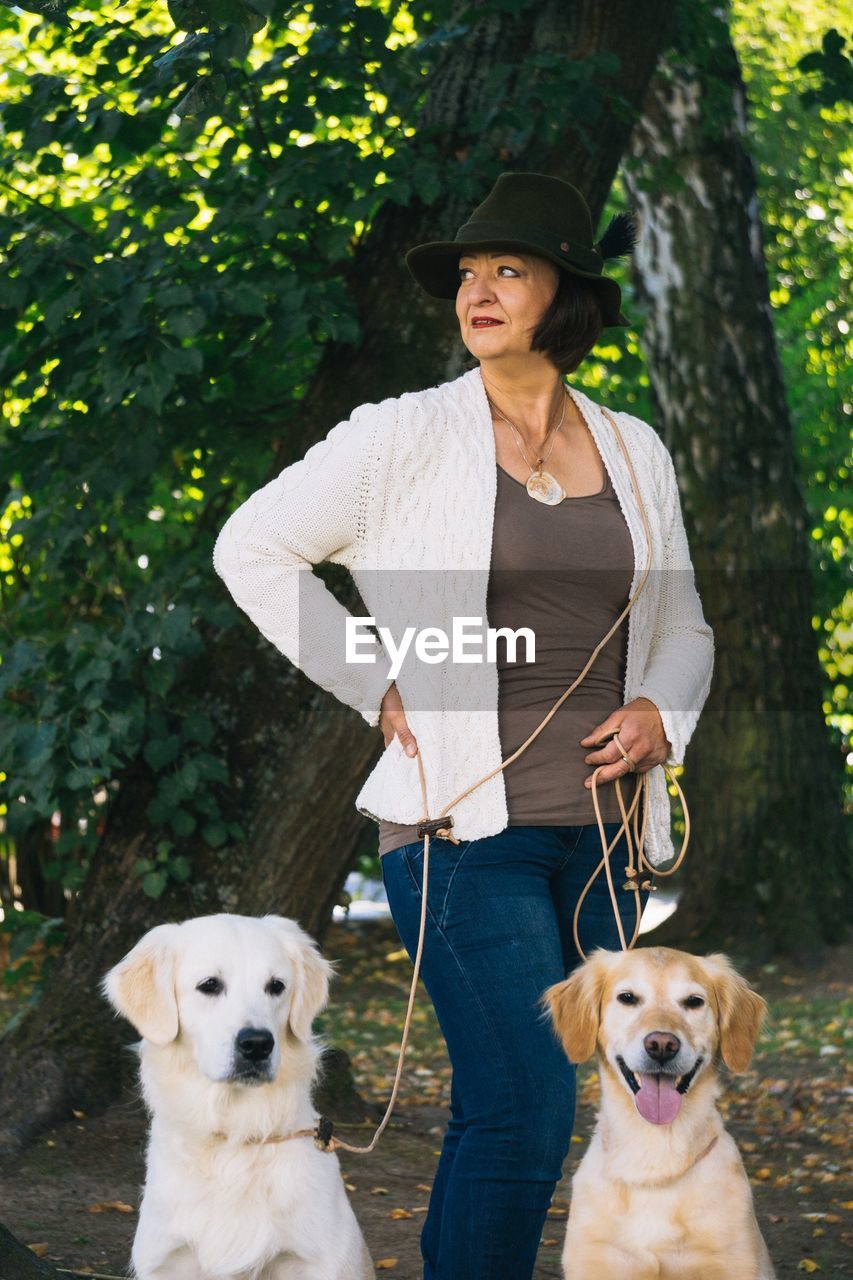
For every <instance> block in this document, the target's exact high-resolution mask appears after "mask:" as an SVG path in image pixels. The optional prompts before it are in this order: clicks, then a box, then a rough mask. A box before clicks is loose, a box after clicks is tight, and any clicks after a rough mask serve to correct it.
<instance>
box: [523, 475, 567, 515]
mask: <svg viewBox="0 0 853 1280" xmlns="http://www.w3.org/2000/svg"><path fill="white" fill-rule="evenodd" d="M525 487H526V489H527V492H528V493H529V494H530V496H531V498H535V499H536V501H537V502H544V503H545V504H546V505H547V506H549V507H556V505H557V503H558V502H562V501H563V498H565V496H566V491H565V489H564V488H563V486H562V485H561V484H560V482H559V480H557V479H555V477H554V476H552V475H551V473H550V471H533V472H532V473H531V474H530V475H529V476H528V478H527V484H526V486H525Z"/></svg>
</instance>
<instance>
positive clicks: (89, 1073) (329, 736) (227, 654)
mask: <svg viewBox="0 0 853 1280" xmlns="http://www.w3.org/2000/svg"><path fill="white" fill-rule="evenodd" d="M670 12H671V5H670V4H668V3H666V4H664V3H660V0H655V2H654V3H652V0H641V2H639V3H638V2H637V0H614V2H613V3H611V4H609V5H607V6H601V5H598V4H596V3H594V0H586V3H577V4H574V5H572V6H568V7H567V6H565V5H564V4H562V3H560V2H559V0H551V3H547V4H544V5H542V6H540V7H538V8H537V9H536V10H535V11H534V10H532V9H529V10H528V11H526V12H523V13H522V14H521V15H520V16H518V17H516V16H514V15H513V14H510V13H508V12H504V13H497V14H491V13H489V14H487V15H486V16H484V17H483V18H482V19H481V20H480V21H476V22H474V23H473V25H472V26H471V28H470V30H469V32H468V34H467V35H466V38H465V39H464V40H455V41H453V42H452V43H451V44H450V45H449V46H448V52H447V55H446V59H445V61H444V63H443V65H442V66H441V67H440V68H439V69H438V71H437V73H436V74H435V75H434V78H433V82H432V83H431V85H430V88H429V94H428V99H427V101H426V104H425V107H424V110H423V118H422V120H421V122H420V128H419V129H418V133H417V135H416V136H415V137H414V138H413V140H412V147H413V150H416V149H417V147H418V145H419V143H420V142H421V141H422V139H424V138H430V139H432V140H433V146H434V147H435V148H436V150H437V151H438V152H439V153H440V155H441V156H442V157H444V159H445V160H446V166H447V168H448V169H450V168H452V167H454V166H455V165H456V164H457V163H458V162H460V161H464V160H466V159H467V161H468V163H469V164H472V166H473V173H475V174H476V180H475V185H476V191H475V192H474V195H473V197H472V198H471V199H464V200H463V199H461V198H460V197H455V196H454V197H452V198H448V197H447V196H446V195H442V196H441V197H440V198H439V201H438V203H437V204H436V205H435V206H433V207H432V208H426V207H425V206H424V205H423V204H421V203H420V202H419V201H414V202H413V203H412V205H411V206H409V207H407V208H401V207H399V206H396V205H393V204H391V203H390V202H389V203H388V204H387V205H385V206H384V207H383V208H382V209H381V211H380V213H379V215H378V216H377V218H376V219H375V221H374V224H373V226H372V228H371V231H370V234H369V237H368V239H367V240H366V242H365V244H364V246H363V248H362V251H361V252H360V254H359V256H358V258H357V259H356V260H355V262H354V264H353V266H352V270H351V272H350V275H349V285H350V287H351V289H352V290H353V293H354V296H355V297H356V298H357V300H358V304H359V309H360V313H361V316H362V318H363V319H362V329H363V332H364V340H363V343H362V345H361V347H360V348H359V349H358V350H356V349H354V348H352V347H341V346H340V345H338V344H332V346H330V348H329V349H328V351H327V353H326V355H325V357H324V359H323V361H322V363H321V366H320V368H319V370H318V373H317V376H316V378H315V380H314V383H313V385H312V388H311V391H310V393H309V395H308V396H307V397H306V399H305V401H304V420H305V434H304V437H303V438H302V439H301V440H300V441H299V442H298V448H297V449H296V450H295V455H296V456H301V455H302V454H303V453H304V452H305V450H306V449H307V448H308V446H309V445H310V444H311V443H312V442H313V441H314V440H315V439H317V438H319V437H320V436H322V435H323V434H325V432H326V431H328V429H329V427H330V426H331V425H332V424H333V423H334V422H336V421H339V420H341V419H342V418H345V417H347V416H348V414H349V413H350V411H351V410H352V408H353V407H354V406H355V405H357V404H359V403H363V402H365V401H368V400H378V399H381V398H382V397H383V396H386V395H392V394H394V395H396V394H400V392H401V391H403V390H405V389H406V388H411V387H418V386H430V385H434V384H435V383H436V382H439V381H442V380H443V379H445V378H447V377H453V376H455V375H456V374H458V373H459V372H461V368H462V363H463V358H464V356H465V355H466V354H467V353H466V352H465V350H464V348H463V347H462V345H461V343H460V341H459V337H458V327H457V324H456V318H455V314H454V311H453V307H452V305H451V304H450V303H447V302H438V301H433V300H430V299H426V298H425V296H420V295H418V294H417V291H416V287H415V286H414V285H413V283H412V282H411V279H410V277H409V275H408V271H407V268H406V266H405V263H404V260H403V259H404V253H405V251H406V249H407V248H409V247H410V246H411V245H413V244H416V243H419V242H421V241H425V240H429V239H437V238H439V237H441V236H445V235H447V236H451V237H452V236H453V234H454V233H455V230H456V228H457V227H458V226H459V225H460V224H461V223H462V222H464V221H465V220H466V218H467V216H468V214H469V213H470V209H471V208H472V207H473V205H474V204H476V203H477V202H478V201H479V200H481V199H483V197H484V196H485V194H486V192H487V191H488V190H489V188H490V187H491V186H492V184H493V182H494V179H495V177H496V172H495V157H496V156H497V157H499V159H500V161H501V162H503V164H504V166H505V167H507V168H512V169H528V168H529V169H535V170H539V171H540V172H552V173H556V174H559V175H562V176H565V177H567V178H570V179H571V180H573V181H575V182H577V183H578V184H579V185H581V186H582V188H583V189H584V191H585V192H588V193H589V202H590V207H591V210H592V214H593V218H594V219H596V218H597V217H598V216H599V214H600V211H601V207H602V205H603V202H604V199H605V196H606V194H607V192H608V191H609V189H610V186H611V183H612V180H613V175H614V173H615V171H616V168H617V166H618V164H619V161H620V158H621V156H622V154H623V152H624V149H625V147H626V145H627V141H628V137H629V133H630V128H631V124H632V121H631V119H630V118H629V115H628V113H627V112H626V110H625V104H626V103H627V104H629V105H631V104H634V105H635V106H636V104H638V103H640V102H641V101H642V99H643V96H644V94H645V91H646V89H647V86H648V83H649V79H650V77H651V75H652V73H653V71H654V66H655V63H656V61H657V58H658V56H659V52H660V48H661V42H662V40H663V38H664V35H665V28H666V21H667V19H668V17H669V15H670ZM509 51H511V55H512V57H513V60H514V65H516V64H517V63H520V62H521V60H522V58H523V57H526V56H528V55H531V54H552V55H553V54H555V53H557V54H560V55H562V56H563V57H564V58H565V64H566V95H568V94H569V93H571V92H574V82H573V80H572V70H573V68H572V62H573V61H577V60H579V59H582V58H585V57H586V56H587V55H589V54H593V53H598V54H602V53H605V52H612V53H615V54H617V55H618V56H619V57H620V59H621V64H622V65H621V69H618V70H616V71H615V72H614V78H613V81H612V83H613V85H615V90H614V89H612V88H611V89H607V88H606V87H605V91H604V93H603V99H602V108H601V112H600V115H599V117H598V119H597V120H596V122H595V138H596V148H595V150H594V151H591V152H590V151H588V150H587V149H586V148H585V147H584V145H583V142H582V140H581V138H580V136H579V134H578V133H577V131H576V129H575V127H574V123H573V120H572V119H571V118H568V119H564V120H562V121H561V122H560V128H559V130H553V129H550V128H545V127H543V128H541V129H538V128H537V127H536V122H535V121H531V122H530V124H531V128H530V130H529V136H528V137H526V138H525V140H524V144H523V149H519V150H514V149H513V147H512V146H510V145H505V138H504V136H503V134H500V133H496V134H491V135H490V134H488V133H487V134H482V133H481V132H480V133H477V135H476V136H472V135H471V129H470V127H469V120H470V119H471V117H472V115H473V112H474V111H475V110H480V109H481V108H482V102H483V95H484V93H485V87H484V86H485V83H486V79H487V77H488V76H489V74H490V73H491V72H493V71H494V68H495V66H496V65H499V64H501V63H503V62H505V61H506V59H507V57H508V52H509ZM549 74H550V76H551V77H552V81H553V76H554V73H553V72H550V73H549ZM519 78H520V79H521V80H522V81H523V85H522V87H523V88H524V89H525V90H526V89H527V88H528V87H529V77H528V80H526V81H525V80H524V77H523V76H522V75H521V73H519ZM551 87H552V89H553V84H552V85H551ZM507 92H508V93H511V92H512V88H511V87H510V88H508V90H507ZM617 95H618V99H619V100H618V101H616V98H617ZM567 100H570V99H568V96H567ZM502 128H506V126H505V125H504V126H502ZM401 299H405V300H406V306H405V307H402V308H401ZM415 319H416V322H415ZM286 461H289V459H283V458H282V457H281V456H277V457H276V458H275V459H274V464H273V466H272V468H271V471H270V476H272V475H275V474H276V473H277V472H278V471H279V470H280V469H281V467H282V465H283V463H284V462H286ZM211 582H212V585H216V582H215V579H214V575H213V572H212V570H211ZM348 585H349V586H350V587H351V584H348ZM353 590H354V589H353ZM339 598H343V599H344V602H345V603H347V605H348V606H349V607H351V599H352V597H350V598H347V597H346V595H344V596H342V597H339ZM361 611H362V612H363V610H361ZM188 679H189V680H190V681H191V683H192V685H193V687H194V689H195V691H196V695H197V699H198V703H199V707H200V709H206V710H207V711H208V712H209V713H210V714H211V716H212V718H213V720H214V722H215V723H216V725H217V726H218V731H219V732H220V733H221V734H222V735H223V737H224V739H225V740H226V741H227V743H228V744H229V754H230V771H231V786H230V794H231V796H232V798H233V805H234V816H235V817H236V816H239V819H240V821H241V823H242V824H243V826H244V827H245V828H246V829H247V836H246V839H245V841H244V842H243V843H242V844H241V845H240V846H239V847H233V846H224V847H222V848H220V849H218V850H211V849H210V848H208V847H207V846H206V845H204V844H201V843H196V842H195V841H193V840H188V841H186V842H185V843H184V844H183V845H182V846H181V850H180V852H181V853H183V854H184V855H185V856H186V857H187V858H189V860H190V862H191V864H192V868H193V876H192V879H191V880H190V881H189V883H188V884H186V885H184V886H180V887H179V886H172V887H171V888H170V890H169V891H168V892H167V893H166V895H165V896H164V897H162V898H160V899H159V900H157V901H152V900H150V899H148V898H146V897H145V896H144V895H143V894H142V893H141V891H140V887H139V880H138V879H137V878H135V877H134V876H133V874H132V869H133V866H134V862H135V861H136V859H137V858H138V857H139V856H140V851H141V849H142V848H143V847H144V846H146V845H147V844H149V843H150V824H149V822H148V820H147V817H146V805H147V803H148V800H149V798H150V794H151V777H150V774H149V772H148V770H147V768H146V767H145V766H144V765H143V764H142V763H140V764H139V765H138V767H137V768H135V769H134V770H132V771H130V772H129V773H128V774H127V776H125V777H124V778H123V779H122V780H121V788H120V792H119V794H118V796H117V798H116V799H115V800H114V801H113V802H112V803H113V807H112V810H111V812H110V814H109V819H108V823H107V827H106V830H105V833H104V835H103V838H102V840H101V842H100V845H99V848H98V850H97V853H96V855H95V857H94V859H93V864H92V868H91V872H90V875H89V877H88V880H87V884H86V887H85V891H84V892H83V893H82V895H81V896H80V898H79V900H78V904H77V912H76V914H75V915H74V916H73V918H72V919H71V920H70V921H69V939H68V944H67V947H66V950H65V952H64V954H63V956H62V958H61V960H60V962H58V964H57V966H56V968H55V969H54V972H53V974H52V976H51V981H50V984H49V985H48V986H47V988H46V989H45V991H44V993H43V995H42V998H41V1001H40V1003H39V1004H38V1005H37V1006H36V1007H35V1008H34V1009H33V1010H32V1012H31V1013H30V1014H29V1015H28V1016H27V1017H26V1018H25V1019H24V1020H23V1021H22V1022H21V1024H20V1025H19V1026H18V1027H17V1028H16V1029H15V1030H14V1032H13V1033H11V1034H10V1035H9V1036H7V1037H6V1039H5V1041H4V1044H3V1065H2V1069H0V1150H7V1151H10V1150H13V1149H15V1148H16V1147H18V1146H19V1145H20V1144H21V1143H22V1141H24V1140H25V1139H26V1138H27V1137H28V1136H30V1135H32V1134H34V1133H35V1132H37V1131H38V1130H39V1129H41V1128H43V1127H44V1126H45V1125H46V1124H48V1123H50V1122H51V1121H53V1120H55V1119H56V1118H57V1117H60V1116H63V1115H65V1114H67V1112H68V1110H69V1109H70V1108H72V1107H75V1108H78V1109H82V1110H86V1111H92V1110H94V1109H95V1108H96V1107H98V1106H102V1105H104V1104H106V1103H108V1102H109V1101H110V1100H111V1099H113V1098H115V1097H116V1096H117V1094H118V1093H119V1091H120V1087H121V1083H122V1075H123V1072H124V1071H127V1070H129V1069H130V1068H129V1065H127V1066H126V1065H124V1064H125V1058H126V1055H124V1054H122V1053H120V1051H119V1050H120V1046H121V1045H122V1044H124V1043H126V1042H127V1041H128V1040H129V1039H132V1038H133V1037H132V1033H131V1032H130V1029H129V1028H128V1027H127V1026H126V1025H124V1024H122V1023H120V1022H119V1021H117V1020H115V1019H114V1018H113V1017H112V1015H111V1013H110V1011H109V1009H108V1008H107V1006H106V1003H105V1001H104V1000H103V999H102V998H101V997H100V995H99V994H98V989H97V984H98V981H99V979H100V978H101V977H102V975H103V974H104V973H105V972H106V970H107V969H108V968H109V966H110V965H111V964H113V963H114V962H115V961H116V960H117V959H118V958H119V957H120V956H121V955H122V953H123V952H124V951H125V950H127V949H128V948H129V947H130V946H131V945H132V944H133V943H134V942H135V941H136V939H137V938H138V937H139V936H140V935H141V933H143V932H144V931H145V930H146V929H148V928H149V927H151V926H152V925H154V924H156V923H158V922H160V921H163V920H168V919H182V918H186V917H189V916H191V915H198V914H203V913H205V912H208V911H239V912H243V913H247V914H256V913H257V914H260V913H263V912H269V911H275V912H279V913H281V914H285V915H290V916H294V917H296V918H298V919H299V920H300V922H301V923H302V924H303V926H304V927H305V928H306V929H308V930H309V931H310V932H312V933H314V934H315V936H317V937H322V933H323V930H324V928H325V926H326V924H327V922H328V920H329V917H330V913H331V908H332V905H333V903H334V901H335V898H336V896H337V893H338V890H339V887H340V885H341V883H342V882H343V879H344V878H345V875H346V872H347V870H348V868H349V866H350V865H351V861H352V858H353V855H354V852H355V850H356V849H357V847H358V845H359V843H360V842H361V840H362V839H363V836H364V832H365V819H364V818H362V817H361V816H360V815H359V814H358V813H357V811H356V809H355V807H354V798H355V795H356V793H357V790H358V788H359V786H360V784H361V781H362V779H363V778H364V777H365V776H366V773H367V771H368V769H369V768H370V767H371V766H372V764H373V762H374V760H375V759H376V757H377V756H378V754H379V752H380V750H381V747H382V738H381V734H379V733H378V732H377V731H375V730H370V729H368V728H367V727H366V726H365V724H364V722H363V721H362V720H361V718H360V717H359V716H358V715H357V714H356V713H355V712H353V711H352V710H351V709H350V708H348V707H344V706H343V705H342V704H341V703H339V702H337V701H336V700H335V699H334V698H333V697H330V696H328V695H327V694H326V693H325V692H324V691H322V690H319V689H318V688H316V687H315V686H314V685H312V684H311V683H310V682H309V681H308V680H307V679H306V678H305V677H304V676H303V675H302V674H301V673H300V672H298V671H296V670H295V669H294V668H293V667H292V666H290V664H288V663H285V662H283V661H282V659H281V655H279V654H278V653H277V651H276V650H274V649H273V648H272V647H271V646H270V645H269V644H267V642H266V641H265V640H264V639H263V638H262V637H261V636H260V635H259V634H258V633H257V632H256V631H255V630H254V629H253V628H251V627H250V626H248V625H247V626H245V627H244V628H243V629H242V630H240V631H239V632H233V633H228V634H226V635H223V636H221V637H219V638H217V637H212V638H211V641H210V644H209V646H208V648H207V650H206V652H205V653H204V656H203V657H202V658H201V660H200V661H199V663H198V664H197V666H196V668H195V669H194V670H193V671H192V672H191V673H190V674H189V675H188ZM33 1061H37V1062H38V1064H39V1069H38V1071H33V1070H32V1063H33ZM120 1064H121V1065H120ZM390 1079H391V1077H390V1075H389V1085H390Z"/></svg>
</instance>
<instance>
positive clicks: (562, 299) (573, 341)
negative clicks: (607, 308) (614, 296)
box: [530, 270, 604, 374]
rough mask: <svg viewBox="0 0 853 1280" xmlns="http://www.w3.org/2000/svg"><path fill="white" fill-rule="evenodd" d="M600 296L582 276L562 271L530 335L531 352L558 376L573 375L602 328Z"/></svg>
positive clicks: (599, 335) (602, 318) (595, 341)
mask: <svg viewBox="0 0 853 1280" xmlns="http://www.w3.org/2000/svg"><path fill="white" fill-rule="evenodd" d="M600 297H601V294H600V293H599V290H598V289H597V288H596V286H595V285H593V284H589V283H588V282H587V281H586V280H585V279H584V278H583V276H576V275H573V274H572V272H571V271H562V270H561V271H560V279H559V281H558V284H557V290H556V292H555V294H554V297H553V298H552V299H551V302H550V304H549V305H548V307H547V308H546V310H545V314H544V315H543V316H542V319H541V320H540V321H539V323H538V325H537V326H536V328H535V329H534V331H533V334H532V336H531V339H530V349H531V351H541V352H543V354H544V355H546V356H547V357H548V359H549V360H550V361H551V363H552V364H554V365H555V366H556V368H557V369H558V370H559V371H560V373H561V374H567V373H574V371H575V369H577V367H578V365H579V364H580V363H581V362H582V361H583V360H585V359H586V357H587V356H588V355H589V353H590V351H592V349H593V347H594V346H595V344H596V343H597V342H598V340H599V338H600V337H601V334H602V331H603V329H604V317H603V315H602V313H601V303H600V301H599V299H600Z"/></svg>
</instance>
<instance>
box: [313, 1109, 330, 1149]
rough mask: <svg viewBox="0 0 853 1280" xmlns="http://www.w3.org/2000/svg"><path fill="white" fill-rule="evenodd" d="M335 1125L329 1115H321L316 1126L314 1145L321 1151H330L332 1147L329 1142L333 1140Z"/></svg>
mask: <svg viewBox="0 0 853 1280" xmlns="http://www.w3.org/2000/svg"><path fill="white" fill-rule="evenodd" d="M334 1127H335V1126H334V1124H333V1123H332V1121H331V1120H330V1119H329V1117H328V1116H320V1118H319V1120H318V1121H317V1123H316V1125H315V1126H314V1146H315V1147H318V1148H319V1149H320V1151H329V1150H330V1149H331V1148H330V1146H329V1144H330V1142H331V1141H332V1130H333V1129H334Z"/></svg>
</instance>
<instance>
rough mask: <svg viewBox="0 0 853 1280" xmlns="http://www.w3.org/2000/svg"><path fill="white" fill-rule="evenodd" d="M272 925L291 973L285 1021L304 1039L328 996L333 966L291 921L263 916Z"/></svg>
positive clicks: (310, 938)
mask: <svg viewBox="0 0 853 1280" xmlns="http://www.w3.org/2000/svg"><path fill="white" fill-rule="evenodd" d="M264 919H265V920H268V921H270V922H271V923H272V924H274V927H275V929H276V931H277V933H278V937H279V941H280V943H281V944H282V946H283V947H284V950H285V954H286V956H287V959H288V962H289V964H290V969H291V973H292V975H293V978H292V982H291V991H290V1007H289V1009H288V1014H287V1021H288V1026H289V1027H290V1030H291V1031H292V1032H293V1034H294V1035H295V1036H296V1037H297V1039H299V1040H302V1041H304V1042H307V1041H308V1040H309V1039H310V1037H311V1024H312V1023H313V1021H314V1019H315V1018H316V1016H317V1014H318V1013H319V1012H320V1010H321V1009H324V1008H325V1007H326V1004H327V1002H328V999H329V980H330V979H331V977H332V976H333V974H334V971H335V970H334V966H333V965H332V964H331V963H330V961H328V960H327V959H326V958H325V956H323V955H322V954H321V953H320V951H319V949H318V947H317V944H316V942H315V941H314V939H313V938H312V937H311V935H310V934H308V933H306V932H305V930H304V929H303V928H301V926H300V925H299V924H297V922H296V921H295V920H290V919H288V918H287V917H286V916H265V917H264Z"/></svg>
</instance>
